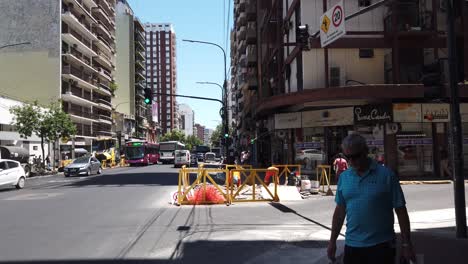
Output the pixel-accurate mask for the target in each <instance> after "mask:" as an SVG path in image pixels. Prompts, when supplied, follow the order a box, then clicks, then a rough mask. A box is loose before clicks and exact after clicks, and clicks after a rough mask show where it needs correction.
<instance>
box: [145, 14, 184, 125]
mask: <svg viewBox="0 0 468 264" xmlns="http://www.w3.org/2000/svg"><path fill="white" fill-rule="evenodd" d="M145 31H146V80H147V87H148V88H151V89H152V90H153V93H156V95H155V96H154V101H155V102H157V106H158V116H159V118H158V120H159V126H160V128H161V132H162V133H163V134H165V133H167V132H169V131H171V130H172V129H175V128H176V127H178V124H177V120H176V117H177V116H176V98H175V97H174V96H172V95H174V94H176V91H177V78H176V77H177V75H176V74H177V73H176V72H177V71H176V70H177V69H176V48H175V47H176V36H175V32H174V29H173V27H172V25H171V24H167V23H166V24H164V23H163V24H158V23H145Z"/></svg>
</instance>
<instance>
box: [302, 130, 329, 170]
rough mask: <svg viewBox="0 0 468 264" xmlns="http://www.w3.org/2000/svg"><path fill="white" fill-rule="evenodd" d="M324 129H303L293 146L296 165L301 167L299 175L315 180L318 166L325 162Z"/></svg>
mask: <svg viewBox="0 0 468 264" xmlns="http://www.w3.org/2000/svg"><path fill="white" fill-rule="evenodd" d="M323 133H324V128H323V127H319V128H303V129H302V134H299V135H297V137H296V144H295V154H296V164H300V165H301V174H302V175H306V176H308V177H309V178H311V177H312V178H315V171H316V168H317V166H318V165H321V164H323V162H324V160H325V153H324V142H325V140H324V134H323Z"/></svg>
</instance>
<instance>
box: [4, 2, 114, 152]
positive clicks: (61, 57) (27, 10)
mask: <svg viewBox="0 0 468 264" xmlns="http://www.w3.org/2000/svg"><path fill="white" fill-rule="evenodd" d="M0 8H1V9H2V16H1V17H0V22H1V23H0V24H1V26H0V27H1V28H0V39H2V40H5V42H7V43H11V44H13V43H19V42H29V43H30V44H26V45H21V46H15V47H10V48H6V49H2V50H1V51H0V61H1V63H0V79H1V80H2V91H3V92H4V93H5V95H7V96H9V97H11V98H15V99H18V100H19V101H34V100H37V101H38V102H39V103H40V104H43V105H47V104H48V103H50V102H51V100H57V99H61V100H62V104H63V109H64V110H65V111H66V112H67V113H68V114H69V115H70V117H71V119H72V120H73V122H74V123H75V125H76V127H77V137H76V141H77V142H78V145H81V146H82V147H83V148H86V149H87V150H88V151H91V145H92V141H93V140H94V139H97V138H104V137H105V138H110V137H112V136H113V133H112V116H111V113H112V104H111V99H112V97H113V95H114V94H113V89H114V87H115V85H114V76H113V73H114V70H115V0H99V1H92V0H84V1H75V0H63V1H56V0H44V1H14V0H5V1H0ZM25 73H27V74H25ZM61 144H62V150H63V149H65V148H67V147H69V146H71V142H68V143H61Z"/></svg>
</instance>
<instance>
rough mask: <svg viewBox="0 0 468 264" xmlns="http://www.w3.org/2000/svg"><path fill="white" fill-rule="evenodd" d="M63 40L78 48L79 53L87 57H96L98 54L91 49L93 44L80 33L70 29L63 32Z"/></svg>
mask: <svg viewBox="0 0 468 264" xmlns="http://www.w3.org/2000/svg"><path fill="white" fill-rule="evenodd" d="M62 39H63V41H65V42H66V43H67V44H68V45H70V47H74V48H76V49H77V50H78V51H79V52H81V53H83V54H85V55H87V56H88V57H92V56H96V55H97V54H96V52H94V51H93V50H92V49H91V47H92V46H91V42H90V41H88V40H86V39H84V38H83V37H82V36H81V35H80V34H79V33H78V32H76V31H75V30H73V29H71V28H70V27H68V28H63V30H62Z"/></svg>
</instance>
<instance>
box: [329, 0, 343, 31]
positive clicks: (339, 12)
mask: <svg viewBox="0 0 468 264" xmlns="http://www.w3.org/2000/svg"><path fill="white" fill-rule="evenodd" d="M332 21H333V25H334V26H335V27H338V26H339V25H341V22H342V21H343V9H342V8H341V6H339V5H337V6H336V7H335V8H334V9H333V13H332Z"/></svg>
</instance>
